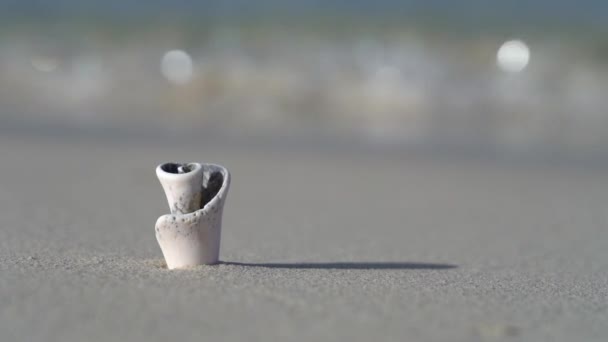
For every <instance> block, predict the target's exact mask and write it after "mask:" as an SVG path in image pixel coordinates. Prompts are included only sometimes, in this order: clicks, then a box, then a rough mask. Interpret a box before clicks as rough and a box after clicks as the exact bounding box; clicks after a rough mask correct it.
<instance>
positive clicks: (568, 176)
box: [0, 136, 608, 342]
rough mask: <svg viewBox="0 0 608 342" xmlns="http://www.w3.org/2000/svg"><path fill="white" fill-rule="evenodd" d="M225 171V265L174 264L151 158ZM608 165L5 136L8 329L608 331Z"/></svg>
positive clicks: (96, 336) (300, 333)
mask: <svg viewBox="0 0 608 342" xmlns="http://www.w3.org/2000/svg"><path fill="white" fill-rule="evenodd" d="M165 161H207V162H215V163H219V164H223V165H225V166H227V167H228V168H229V169H230V170H231V172H232V174H233V184H232V188H231V191H230V194H229V196H228V201H227V204H226V208H225V212H224V214H225V217H224V229H223V239H222V251H221V259H222V260H223V261H224V263H222V264H220V265H217V266H206V267H200V268H196V269H190V270H182V271H168V270H167V269H165V268H163V262H162V255H161V252H160V249H159V248H158V245H157V243H156V240H155V237H154V222H155V221H156V218H157V217H158V216H160V215H162V214H164V213H166V212H167V211H168V209H167V207H166V206H167V205H166V203H165V199H164V197H163V193H162V190H161V187H160V185H159V183H158V181H157V179H156V178H155V174H154V167H155V166H156V165H157V164H159V163H161V162H165ZM607 172H608V171H607V170H606V169H602V168H593V169H590V168H582V167H575V166H568V165H551V164H534V163H508V162H497V161H483V160H464V159H451V158H450V159H448V158H428V157H422V156H405V155H399V154H394V153H393V154H390V155H389V154H387V155H379V154H372V153H364V152H356V151H350V152H341V151H338V150H314V149H293V150H292V149H289V148H262V147H244V146H241V147H238V146H230V147H225V146H222V144H219V143H218V144H206V143H201V144H192V145H189V146H188V145H183V144H173V145H166V146H163V145H154V144H147V143H137V142H130V141H126V140H125V141H117V142H109V141H108V142H103V143H102V142H99V141H98V142H93V141H90V140H88V139H85V138H82V137H81V138H75V139H73V141H71V140H69V139H67V140H63V141H62V140H57V139H55V140H54V139H47V138H44V139H25V138H18V137H16V136H13V137H6V136H5V137H3V138H1V139H0V175H1V178H0V340H2V341H62V342H67V341H102V340H103V341H107V340H115V341H146V342H152V341H280V340H289V341H327V340H348V341H391V340H392V341H441V340H443V341H475V340H481V341H485V340H509V341H518V340H521V341H606V340H607V339H608V210H607V209H608V179H607V177H608V173H607Z"/></svg>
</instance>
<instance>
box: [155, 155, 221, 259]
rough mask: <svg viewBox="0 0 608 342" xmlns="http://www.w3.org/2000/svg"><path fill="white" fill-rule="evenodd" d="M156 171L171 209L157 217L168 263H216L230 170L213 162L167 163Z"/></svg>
mask: <svg viewBox="0 0 608 342" xmlns="http://www.w3.org/2000/svg"><path fill="white" fill-rule="evenodd" d="M178 167H185V168H186V170H181V169H180V170H178ZM179 172H184V173H179ZM156 175H157V176H158V179H159V180H160V183H161V185H162V187H163V189H164V191H165V195H166V196H167V201H168V203H169V208H170V210H171V214H167V215H163V216H161V217H159V218H158V220H157V221H156V239H157V241H158V244H159V245H160V248H161V250H162V252H163V255H164V257H165V261H166V262H167V267H168V268H169V269H174V268H184V267H191V266H196V265H203V264H206V265H209V264H216V263H217V262H218V261H219V252H220V238H221V228H222V212H223V209H224V202H225V200H226V195H227V194H228V188H229V187H230V173H229V172H228V170H227V169H226V168H224V167H222V166H219V165H214V164H202V163H187V164H175V163H165V164H161V165H159V166H158V167H157V168H156Z"/></svg>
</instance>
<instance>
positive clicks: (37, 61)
mask: <svg viewBox="0 0 608 342" xmlns="http://www.w3.org/2000/svg"><path fill="white" fill-rule="evenodd" d="M30 64H31V65H32V67H33V68H34V69H36V70H37V71H40V72H53V71H55V70H57V68H58V67H59V62H58V61H57V60H56V59H55V58H52V57H47V56H34V57H32V58H31V59H30Z"/></svg>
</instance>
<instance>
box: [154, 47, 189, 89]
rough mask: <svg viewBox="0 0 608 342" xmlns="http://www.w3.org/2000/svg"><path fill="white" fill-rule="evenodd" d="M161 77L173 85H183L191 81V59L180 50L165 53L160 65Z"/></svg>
mask: <svg viewBox="0 0 608 342" xmlns="http://www.w3.org/2000/svg"><path fill="white" fill-rule="evenodd" d="M160 70H161V73H162V74H163V76H165V78H166V79H167V80H168V81H169V82H171V83H172V84H175V85H184V84H186V83H188V82H190V80H191V79H192V75H193V65H192V58H191V57H190V55H188V53H186V52H185V51H182V50H171V51H167V52H166V53H165V54H164V55H163V59H162V61H161V64H160Z"/></svg>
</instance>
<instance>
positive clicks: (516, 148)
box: [0, 0, 608, 160]
mask: <svg viewBox="0 0 608 342" xmlns="http://www.w3.org/2000/svg"><path fill="white" fill-rule="evenodd" d="M0 4H1V10H0V20H1V23H2V24H1V29H0V103H2V108H1V109H0V134H5V135H6V134H20V135H22V134H28V133H32V134H36V135H40V134H46V135H58V136H65V135H74V134H84V135H87V136H89V135H97V136H99V137H121V136H124V137H130V138H134V137H139V136H141V137H160V136H163V137H166V138H168V139H173V138H183V137H190V136H193V137H194V136H203V135H204V136H208V137H214V139H215V138H217V139H226V140H230V141H234V139H237V140H238V139H241V140H243V141H253V142H255V141H259V142H272V143H279V142H280V143H283V142H293V143H296V144H298V143H315V144H345V145H350V144H361V145H363V146H375V147H380V148H385V147H386V148H397V149H399V148H420V149H428V150H437V151H454V150H458V151H464V152H476V153H477V152H479V153H488V154H501V153H511V154H526V155H527V154H532V155H535V156H541V155H542V156H559V157H566V158H571V157H576V158H589V159H594V160H601V159H603V158H604V157H605V156H606V155H607V153H605V152H604V151H605V150H606V147H608V115H607V114H608V113H607V111H606V109H607V104H608V100H607V99H606V95H607V91H608V68H607V67H608V35H607V34H608V20H607V19H608V2H606V1H603V0H581V1H576V2H575V1H567V0H551V1H550V0H537V1H526V0H514V1H481V0H464V1H443V0H430V1H422V0H410V1H396V0H377V1H360V0H354V1H346V0H329V1H295V0H289V1H278V0H262V1H247V0H228V1H189V0H179V1H171V2H168V1H158V0H151V1H146V2H145V4H144V3H141V2H137V1H131V0H128V1H119V0H107V1H76V0H57V1H11V0H2V1H0Z"/></svg>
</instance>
